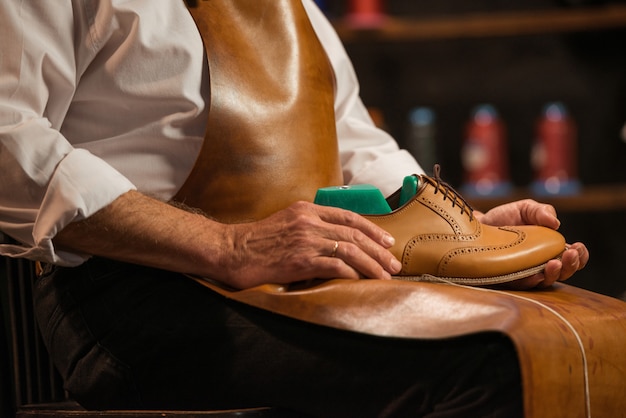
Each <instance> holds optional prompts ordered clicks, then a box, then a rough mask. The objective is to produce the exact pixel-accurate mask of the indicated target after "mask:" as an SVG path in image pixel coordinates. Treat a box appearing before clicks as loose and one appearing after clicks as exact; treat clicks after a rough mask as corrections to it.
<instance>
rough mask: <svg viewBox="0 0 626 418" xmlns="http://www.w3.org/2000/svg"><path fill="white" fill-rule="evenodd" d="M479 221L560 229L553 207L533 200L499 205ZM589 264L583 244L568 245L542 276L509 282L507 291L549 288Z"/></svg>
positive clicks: (481, 214) (537, 275)
mask: <svg viewBox="0 0 626 418" xmlns="http://www.w3.org/2000/svg"><path fill="white" fill-rule="evenodd" d="M476 218H477V219H478V220H479V221H480V222H482V223H484V224H486V225H493V226H506V225H541V226H545V227H548V228H552V229H558V228H559V226H560V225H561V222H560V221H559V220H558V218H557V216H556V210H555V209H554V207H553V206H551V205H547V204H542V203H538V202H535V201H534V200H531V199H526V200H519V201H516V202H512V203H508V204H505V205H501V206H497V207H495V208H493V209H491V210H490V211H488V212H487V213H484V214H483V213H480V212H476ZM588 261H589V251H588V250H587V247H585V245H584V244H583V243H580V242H577V243H574V244H571V245H568V246H567V249H566V250H565V251H564V252H563V254H562V255H561V258H560V259H558V260H550V261H549V262H548V263H547V265H546V268H545V270H544V272H543V273H539V274H535V275H533V276H530V277H527V278H525V279H520V280H516V281H514V282H511V283H508V284H507V286H506V287H507V288H509V289H515V290H522V289H530V288H534V287H537V288H546V287H549V286H551V285H552V284H554V282H556V281H565V280H567V279H569V278H570V277H571V276H572V275H573V274H574V273H575V272H577V271H578V270H580V269H582V268H584V267H585V265H586V264H587V262H588Z"/></svg>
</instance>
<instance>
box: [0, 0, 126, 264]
mask: <svg viewBox="0 0 626 418" xmlns="http://www.w3.org/2000/svg"><path fill="white" fill-rule="evenodd" d="M75 7H77V6H76V5H75V2H61V3H59V2H15V1H3V2H1V3H0V170H2V175H1V176H0V230H2V232H4V233H5V234H7V235H8V236H10V237H12V238H13V239H14V240H15V243H14V244H0V254H3V255H9V256H13V257H25V258H30V259H34V260H40V261H46V262H52V263H55V264H59V265H77V264H80V263H81V262H82V261H84V259H85V258H86V256H82V255H80V254H70V253H66V252H62V251H57V250H56V249H55V248H54V245H53V243H52V238H53V237H54V236H55V235H56V234H57V233H58V231H60V230H61V229H63V227H64V226H66V225H67V224H69V223H70V222H73V221H77V220H81V219H84V218H86V217H89V216H91V215H92V214H93V213H95V212H96V211H98V210H100V209H101V208H103V207H105V206H106V205H108V204H109V203H111V202H112V201H113V200H115V199H116V198H117V197H119V196H120V195H121V194H123V193H125V192H127V191H129V190H132V189H134V185H133V184H132V183H131V182H130V181H129V180H128V179H126V178H125V177H124V176H123V175H121V174H120V173H119V172H117V171H116V170H115V169H113V168H112V167H111V166H110V165H108V164H107V163H106V162H104V161H103V160H101V159H100V158H98V157H96V156H94V155H93V154H91V153H89V152H87V151H85V150H82V149H78V148H74V147H73V146H72V144H70V143H69V141H67V139H66V138H65V137H64V136H63V135H62V133H61V127H62V124H63V116H64V114H65V112H66V111H67V109H68V107H69V104H70V103H71V100H72V97H73V93H74V91H75V87H76V80H77V79H78V78H79V77H77V74H76V62H77V61H78V59H79V58H78V57H77V56H76V49H75V47H76V43H75V39H74V35H75V30H76V27H77V25H79V24H78V22H77V21H76V20H75V19H76V16H75V15H74V8H75ZM85 26H86V25H85Z"/></svg>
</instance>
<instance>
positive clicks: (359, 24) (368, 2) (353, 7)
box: [346, 0, 386, 29]
mask: <svg viewBox="0 0 626 418" xmlns="http://www.w3.org/2000/svg"><path fill="white" fill-rule="evenodd" d="M385 19H386V14H385V7H384V4H383V0H350V1H349V2H348V12H347V15H346V22H347V23H348V24H349V25H350V26H352V27H354V28H359V29H375V28H378V27H380V26H381V25H382V24H383V23H384V21H385Z"/></svg>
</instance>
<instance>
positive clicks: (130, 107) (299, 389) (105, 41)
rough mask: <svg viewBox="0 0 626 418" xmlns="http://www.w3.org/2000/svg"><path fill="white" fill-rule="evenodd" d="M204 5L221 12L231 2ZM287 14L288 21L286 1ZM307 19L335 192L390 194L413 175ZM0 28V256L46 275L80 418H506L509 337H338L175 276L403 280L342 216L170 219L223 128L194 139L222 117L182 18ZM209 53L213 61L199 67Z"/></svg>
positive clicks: (156, 6) (111, 15)
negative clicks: (325, 86)
mask: <svg viewBox="0 0 626 418" xmlns="http://www.w3.org/2000/svg"><path fill="white" fill-rule="evenodd" d="M211 3H213V5H214V6H215V7H217V8H220V7H221V8H223V9H224V10H225V11H226V12H228V11H229V8H230V7H231V5H235V6H232V7H233V8H237V7H238V6H237V5H239V4H240V3H239V2H232V3H231V2H223V3H222V2H219V1H218V2H211ZM244 3H245V2H244ZM270 3H271V2H270ZM270 3H267V7H279V6H276V4H279V3H281V2H276V3H275V4H273V5H271V4H270ZM281 4H283V5H284V6H285V7H287V6H288V8H289V9H290V10H291V9H293V11H294V13H300V12H301V11H300V10H299V8H300V5H299V2H295V1H292V2H282V3H281ZM303 6H304V10H305V12H306V16H307V17H308V19H310V24H311V25H312V27H313V29H314V31H315V34H316V35H317V38H319V40H320V41H321V45H322V46H323V48H324V49H323V51H324V52H325V54H327V55H328V58H329V59H330V63H331V65H332V71H333V73H334V77H335V78H336V87H335V91H334V93H333V96H332V97H333V98H334V111H333V116H334V120H335V123H336V125H335V129H336V133H337V140H338V145H339V153H338V156H339V162H340V165H341V174H342V177H343V179H344V181H345V182H346V183H352V184H356V183H372V184H374V185H376V186H378V187H379V188H380V189H381V190H382V191H383V192H384V193H385V194H386V195H388V194H390V193H391V192H392V191H394V190H395V189H396V188H397V187H398V185H399V184H400V183H401V180H402V178H403V176H405V175H406V174H409V173H413V172H420V171H421V169H420V167H419V166H418V165H417V163H416V162H415V161H414V160H413V159H412V158H411V157H410V156H409V154H408V153H406V152H405V151H402V150H399V149H398V148H397V145H396V144H395V142H394V141H393V140H392V139H391V138H389V137H388V136H387V135H386V134H384V133H383V132H381V131H379V130H377V129H376V128H375V127H374V126H373V124H372V123H371V120H370V119H369V117H368V116H367V112H366V111H365V109H364V106H363V104H362V103H361V101H360V99H359V97H358V86H357V82H356V78H355V76H354V73H353V70H352V67H351V65H350V62H349V60H348V58H347V56H346V55H345V51H344V50H343V48H342V46H341V44H340V42H339V40H338V39H337V37H336V35H335V34H334V32H333V31H332V28H331V27H330V25H329V24H328V22H327V21H326V20H325V19H324V18H323V16H322V15H321V13H320V12H319V10H317V9H316V8H315V6H314V4H313V3H312V2H310V1H305V2H303ZM259 7H260V6H259ZM0 8H1V10H0V16H1V17H0V40H1V41H0V45H1V48H2V49H1V51H2V52H1V53H2V61H0V66H1V67H0V74H2V75H1V76H0V140H1V142H0V144H1V145H0V165H1V166H2V170H3V173H2V179H0V230H2V231H3V232H5V233H6V234H8V235H9V236H11V237H12V238H14V239H15V241H16V242H15V244H12V245H3V246H2V247H1V251H2V253H3V254H5V255H11V256H16V257H25V258H30V259H33V260H38V261H41V262H44V263H46V264H47V268H46V272H45V274H44V275H43V276H42V277H41V278H40V279H39V281H38V283H37V289H36V299H37V300H36V302H37V310H38V317H39V321H40V325H41V328H42V332H43V334H44V338H45V341H46V344H47V346H48V348H49V350H50V351H51V353H52V355H53V357H54V358H55V363H56V365H57V367H58V368H59V370H60V371H61V374H62V375H63V377H64V379H65V383H66V387H67V388H68V390H69V391H70V392H71V393H72V394H73V395H74V396H75V397H76V398H77V399H78V400H79V401H80V402H81V403H83V404H84V405H85V406H86V407H89V408H183V409H195V408H231V407H244V406H259V405H275V406H281V407H285V408H289V409H291V410H294V411H297V412H299V413H303V414H310V415H317V416H368V415H371V416H407V415H409V416H433V417H435V416H442V417H443V416H465V417H469V416H486V415H487V414H488V413H490V414H492V416H507V417H508V416H514V414H520V413H521V412H520V411H521V398H520V387H519V371H518V369H517V364H516V361H515V354H514V352H513V350H512V347H511V345H510V343H509V342H508V341H507V340H506V339H505V338H503V337H500V336H496V335H480V336H472V337H467V338H462V339H460V340H459V341H454V342H453V341H446V342H444V341H436V342H424V341H399V340H394V339H379V338H373V337H366V336H362V335H357V334H351V333H347V332H338V331H336V330H332V329H326V328H324V327H316V326H310V325H308V324H303V323H299V322H297V321H293V320H290V319H288V318H282V317H276V316H274V315H272V314H269V313H267V312H262V311H259V310H256V309H252V308H249V307H245V306H241V305H239V304H236V303H233V302H229V301H227V300H224V299H223V298H221V297H219V296H217V295H215V294H213V293H211V292H210V291H208V290H207V289H204V288H203V287H202V286H199V285H198V284H197V283H195V282H194V281H192V280H190V279H188V278H187V277H186V276H184V275H182V274H180V273H186V274H193V275H196V276H201V277H208V278H211V279H213V280H217V281H219V282H222V283H223V284H225V285H228V286H230V287H233V288H239V289H243V288H250V287H254V286H256V285H258V284H262V283H290V282H297V281H301V280H306V279H312V278H336V277H341V278H376V279H390V278H391V276H392V275H393V274H395V273H397V272H398V271H399V269H400V265H399V262H398V260H396V258H395V257H393V256H392V255H391V253H390V252H389V251H388V248H389V247H390V246H391V245H392V244H393V240H394V238H393V237H391V236H390V235H389V234H388V233H387V232H385V231H384V230H382V229H381V228H379V227H377V226H376V225H374V224H372V223H370V222H368V221H367V220H365V219H364V218H362V217H360V216H358V215H356V214H354V213H351V212H348V211H344V210H340V209H336V208H329V207H321V206H317V205H314V204H312V203H307V202H295V203H293V204H291V205H289V206H288V207H286V208H284V209H280V210H278V211H276V212H275V213H272V214H270V215H269V216H267V217H265V216H264V217H259V218H258V219H257V220H255V221H254V222H245V223H239V222H236V223H222V222H219V221H218V220H214V219H211V218H210V217H207V216H205V215H204V214H202V213H198V211H195V210H193V208H188V207H185V204H186V203H188V200H187V199H186V198H191V197H192V196H189V195H187V196H185V199H178V197H180V196H181V194H180V190H181V188H182V189H184V188H185V186H186V180H187V179H188V178H190V172H191V173H193V170H194V168H193V167H194V163H196V166H197V165H198V164H197V161H196V160H197V158H198V155H199V154H201V153H202V152H203V151H202V150H201V148H202V147H203V140H204V137H205V128H206V135H207V138H208V136H210V135H211V132H212V130H213V131H215V130H217V128H215V126H217V125H218V124H219V123H221V121H216V122H215V124H214V123H212V122H211V121H210V119H209V123H208V124H207V119H208V118H210V117H211V115H213V114H214V109H215V108H216V105H215V103H216V100H220V97H222V96H220V95H217V94H216V91H214V89H216V83H215V78H216V77H218V75H219V72H216V71H214V68H213V67H212V66H211V65H209V68H207V64H206V59H205V57H204V55H203V51H204V48H203V43H202V40H201V38H200V35H199V34H198V31H197V29H196V27H195V25H194V21H193V20H192V17H191V16H190V15H189V12H188V11H187V9H186V8H185V5H184V4H183V3H182V2H179V1H172V0H132V1H117V0H99V1H98V0H93V1H80V0H73V1H71V2H67V3H64V4H63V5H58V4H52V3H50V4H48V3H45V4H43V3H34V2H32V3H31V2H27V3H23V2H22V3H18V2H12V1H9V2H3V4H2V5H1V6H0ZM268 10H269V9H268ZM274 11H275V9H274ZM277 15H278V13H273V14H268V16H263V18H262V19H261V18H260V15H259V19H258V21H259V22H262V23H266V19H270V18H271V17H272V16H277ZM225 16H226V15H224V16H219V17H218V18H216V19H215V21H212V22H210V23H209V25H208V26H211V25H214V26H219V24H220V20H221V19H222V18H225ZM285 19H288V18H285ZM287 22H289V20H287ZM299 22H300V21H299ZM299 24H302V25H304V26H306V23H302V22H300V23H299ZM267 26H271V25H270V24H267ZM246 27H247V26H246ZM223 36H224V37H227V35H223ZM205 42H206V38H205ZM220 45H221V44H220V42H219V41H215V43H214V44H207V50H208V51H209V52H210V53H209V55H211V53H212V49H219V47H220ZM237 52H238V51H237ZM233 55H235V54H234V53H233ZM209 74H210V75H211V76H210V77H209ZM287 80H288V79H287ZM287 80H286V79H281V82H283V83H286V84H288V83H287ZM224 91H226V92H228V91H229V90H222V91H220V93H223V92H224ZM209 104H211V106H213V107H212V109H211V112H209ZM244 105H245V102H244ZM218 109H219V108H218ZM249 110H250V111H254V109H249ZM221 139H222V138H218V140H217V141H221ZM207 141H208V140H207ZM205 174H209V173H205ZM268 187H270V185H268ZM294 187H296V188H297V187H298V185H297V184H296V185H294ZM250 192H252V191H250V190H249V189H244V190H242V191H241V193H250ZM254 192H258V191H254ZM172 200H175V201H177V202H178V203H176V204H170V203H168V202H170V201H172ZM181 201H182V202H181ZM192 206H195V205H192ZM477 216H478V217H479V219H480V220H481V221H482V222H483V223H485V224H495V225H497V224H507V225H511V224H529V223H530V224H540V225H544V226H547V227H550V228H557V227H558V225H559V221H558V220H557V218H556V215H555V212H554V209H553V208H551V207H549V206H546V205H541V204H538V203H536V202H532V201H521V202H515V203H512V204H509V205H504V206H502V207H499V208H495V209H493V210H492V211H489V212H488V213H486V214H477ZM335 243H337V244H335ZM93 256H95V257H93ZM587 259H588V253H587V250H586V248H585V246H584V245H583V244H580V243H576V244H572V245H571V246H569V249H568V250H566V251H565V252H564V253H563V255H562V257H561V259H560V260H551V261H550V262H549V263H548V264H547V265H546V268H545V271H544V273H543V274H538V275H534V276H532V277H529V278H526V279H523V280H520V281H518V282H516V283H514V284H512V286H515V287H518V288H532V287H535V286H550V285H551V284H552V283H554V282H555V281H557V280H565V279H567V278H568V277H570V276H571V275H572V274H573V273H574V272H575V271H576V270H578V269H579V268H582V267H584V265H585V263H586V262H587ZM54 266H59V267H54ZM469 359H471V361H468V360H469ZM498 414H500V415H498Z"/></svg>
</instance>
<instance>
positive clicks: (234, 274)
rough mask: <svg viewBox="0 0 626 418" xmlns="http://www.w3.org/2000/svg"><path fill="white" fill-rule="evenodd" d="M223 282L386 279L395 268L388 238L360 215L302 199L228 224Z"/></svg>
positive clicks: (243, 284)
mask: <svg viewBox="0 0 626 418" xmlns="http://www.w3.org/2000/svg"><path fill="white" fill-rule="evenodd" d="M231 228H232V231H233V234H232V239H233V241H232V252H231V253H230V255H229V256H228V258H227V260H225V265H227V266H228V267H227V268H226V269H225V271H224V272H225V273H226V277H225V278H224V279H225V280H226V282H227V283H229V284H231V285H233V286H235V287H239V288H244V287H250V286H254V285H256V284H262V283H280V282H287V281H297V280H305V279H311V278H336V277H340V278H354V279H357V278H379V279H390V278H391V275H392V274H395V273H398V272H399V271H400V268H401V265H400V262H399V261H398V260H396V258H395V257H394V256H393V255H392V254H391V253H390V252H389V251H388V250H387V249H388V248H389V247H391V246H392V245H393V242H394V241H393V237H392V236H391V235H389V234H388V233H387V232H385V231H384V230H383V229H381V228H379V227H378V226H376V225H374V224H373V223H371V222H369V221H367V220H366V219H365V218H363V217H362V216H360V215H357V214H356V213H354V212H350V211H347V210H343V209H338V208H333V207H326V206H319V205H314V204H312V203H307V202H298V203H294V204H292V205H291V206H290V207H288V208H287V209H285V210H282V211H280V212H277V213H275V214H273V215H272V216H270V217H268V218H266V219H264V220H262V221H259V222H254V223H249V224H236V225H232V226H231Z"/></svg>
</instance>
